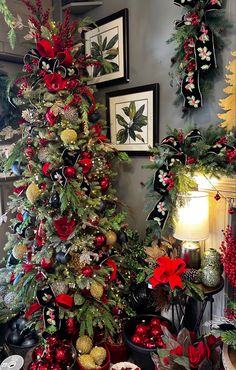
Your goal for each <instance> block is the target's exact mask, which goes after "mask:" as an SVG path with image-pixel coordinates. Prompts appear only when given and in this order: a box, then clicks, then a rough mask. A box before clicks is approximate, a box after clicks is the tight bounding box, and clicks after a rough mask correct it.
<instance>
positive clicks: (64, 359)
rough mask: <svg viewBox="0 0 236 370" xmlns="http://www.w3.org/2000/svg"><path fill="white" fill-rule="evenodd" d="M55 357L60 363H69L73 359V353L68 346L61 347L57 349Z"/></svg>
mask: <svg viewBox="0 0 236 370" xmlns="http://www.w3.org/2000/svg"><path fill="white" fill-rule="evenodd" d="M55 359H56V361H57V362H59V363H65V364H69V363H70V362H71V360H72V355H71V352H70V351H69V350H68V349H67V348H63V347H59V348H56V350H55Z"/></svg>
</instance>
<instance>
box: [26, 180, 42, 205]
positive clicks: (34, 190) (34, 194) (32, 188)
mask: <svg viewBox="0 0 236 370" xmlns="http://www.w3.org/2000/svg"><path fill="white" fill-rule="evenodd" d="M40 194H41V191H40V189H39V187H38V186H37V185H36V184H35V183H34V182H33V183H32V184H30V185H29V186H28V188H27V190H26V197H27V199H28V201H29V202H30V203H32V204H34V203H35V202H36V200H37V199H38V198H39V196H40Z"/></svg>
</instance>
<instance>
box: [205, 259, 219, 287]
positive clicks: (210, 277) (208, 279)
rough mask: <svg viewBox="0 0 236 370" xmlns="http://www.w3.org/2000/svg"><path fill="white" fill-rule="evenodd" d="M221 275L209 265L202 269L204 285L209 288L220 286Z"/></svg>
mask: <svg viewBox="0 0 236 370" xmlns="http://www.w3.org/2000/svg"><path fill="white" fill-rule="evenodd" d="M220 280H221V273H220V271H219V269H216V268H215V267H214V266H210V265H207V266H206V267H204V268H203V269H202V283H203V285H205V286H206V287H208V288H216V287H217V286H218V285H219V284H220Z"/></svg>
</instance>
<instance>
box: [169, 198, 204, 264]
mask: <svg viewBox="0 0 236 370" xmlns="http://www.w3.org/2000/svg"><path fill="white" fill-rule="evenodd" d="M178 200H179V203H180V207H179V208H178V210H177V217H176V223H175V232H174V237H175V238H176V239H178V240H182V248H181V257H182V258H183V260H184V261H185V263H186V265H187V267H190V268H195V269H198V268H199V267H200V263H201V250H200V244H199V242H200V241H202V240H206V239H207V238H208V236H209V210H208V194H207V193H205V192H199V191H191V192H188V193H186V194H181V195H179V199H178ZM181 204H182V205H181Z"/></svg>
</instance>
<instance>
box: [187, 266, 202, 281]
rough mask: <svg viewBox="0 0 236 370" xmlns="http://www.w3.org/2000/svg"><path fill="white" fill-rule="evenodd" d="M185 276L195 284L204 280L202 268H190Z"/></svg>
mask: <svg viewBox="0 0 236 370" xmlns="http://www.w3.org/2000/svg"><path fill="white" fill-rule="evenodd" d="M183 278H184V279H185V280H187V281H190V282H191V283H194V284H200V283H201V282H202V270H196V269H188V270H187V271H186V272H185V273H184V274H183Z"/></svg>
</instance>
